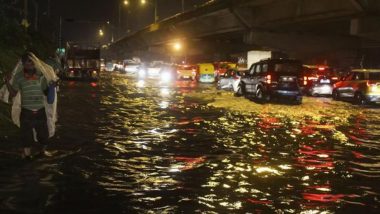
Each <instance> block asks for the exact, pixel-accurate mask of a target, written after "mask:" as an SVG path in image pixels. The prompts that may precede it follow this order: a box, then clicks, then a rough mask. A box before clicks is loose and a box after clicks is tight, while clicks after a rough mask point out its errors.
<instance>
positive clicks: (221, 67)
mask: <svg viewBox="0 0 380 214" xmlns="http://www.w3.org/2000/svg"><path fill="white" fill-rule="evenodd" d="M214 67H215V76H216V78H217V79H219V78H220V77H221V76H223V75H224V74H225V73H226V72H227V71H228V70H229V69H236V68H237V64H236V63H232V62H216V63H214Z"/></svg>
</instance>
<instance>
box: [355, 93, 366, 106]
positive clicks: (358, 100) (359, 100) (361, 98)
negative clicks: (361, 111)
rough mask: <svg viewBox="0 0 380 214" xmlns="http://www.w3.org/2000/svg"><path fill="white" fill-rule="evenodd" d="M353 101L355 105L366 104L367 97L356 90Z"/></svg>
mask: <svg viewBox="0 0 380 214" xmlns="http://www.w3.org/2000/svg"><path fill="white" fill-rule="evenodd" d="M355 103H356V104H357V105H366V104H367V103H368V102H367V99H366V98H365V97H364V96H363V94H362V93H360V92H357V93H356V94H355Z"/></svg>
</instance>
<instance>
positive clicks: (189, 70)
mask: <svg viewBox="0 0 380 214" xmlns="http://www.w3.org/2000/svg"><path fill="white" fill-rule="evenodd" d="M196 77H197V67H196V66H194V65H178V66H177V79H178V80H192V81H193V80H196Z"/></svg>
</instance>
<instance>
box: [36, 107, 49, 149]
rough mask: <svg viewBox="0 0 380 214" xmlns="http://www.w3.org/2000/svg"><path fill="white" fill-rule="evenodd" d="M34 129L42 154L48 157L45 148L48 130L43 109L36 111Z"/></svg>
mask: <svg viewBox="0 0 380 214" xmlns="http://www.w3.org/2000/svg"><path fill="white" fill-rule="evenodd" d="M34 129H35V130H36V133H37V140H38V143H39V144H40V145H41V146H42V151H41V152H42V154H43V155H48V156H49V154H48V153H47V152H46V147H47V144H48V140H49V129H48V126H47V118H46V112H45V109H44V108H43V109H40V110H38V112H37V114H36V118H35V121H34Z"/></svg>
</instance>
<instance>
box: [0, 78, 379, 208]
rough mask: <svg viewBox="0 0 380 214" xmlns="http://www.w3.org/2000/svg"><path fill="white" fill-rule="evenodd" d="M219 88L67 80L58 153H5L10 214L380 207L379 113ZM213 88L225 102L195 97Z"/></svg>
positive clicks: (4, 200) (3, 174)
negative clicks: (258, 100)
mask: <svg viewBox="0 0 380 214" xmlns="http://www.w3.org/2000/svg"><path fill="white" fill-rule="evenodd" d="M212 88H213V86H211V85H204V86H196V85H194V84H192V83H188V82H183V83H178V84H177V85H176V86H174V87H159V86H157V81H155V80H151V81H145V82H143V81H136V80H135V79H133V78H126V77H124V76H121V75H116V74H112V75H108V74H107V75H104V76H103V78H102V80H101V81H99V82H98V83H85V82H65V83H64V84H63V86H62V87H61V93H60V100H59V111H60V112H59V123H58V132H57V136H56V137H55V138H54V139H53V141H52V143H51V146H50V150H51V152H53V153H54V154H55V155H54V156H53V157H46V158H41V159H37V160H33V161H30V162H24V161H20V160H17V159H16V157H15V155H11V153H10V154H8V155H7V154H2V155H1V156H2V157H1V158H0V163H1V165H0V213H9V212H14V213H335V212H338V213H357V212H359V211H360V212H368V213H375V212H379V210H380V208H379V205H380V201H379V200H380V197H379V194H380V185H379V181H380V145H379V144H380V142H379V141H380V116H379V113H380V109H378V108H367V107H355V106H352V105H351V104H348V103H342V102H339V103H336V102H333V101H330V99H327V98H308V99H307V100H306V101H305V104H303V105H302V106H292V105H282V104H275V105H272V104H267V105H259V104H250V103H248V104H247V103H244V102H250V101H242V99H243V98H234V97H233V96H229V95H220V94H219V93H215V91H213V89H212ZM205 92H208V93H210V94H213V95H212V96H215V99H212V100H208V99H203V100H202V99H192V98H191V96H190V98H189V96H188V95H189V94H193V95H195V96H197V94H198V95H199V94H200V95H202V96H203V97H208V96H211V95H210V94H208V93H205ZM219 95H220V96H221V97H222V98H223V97H224V98H223V99H225V100H224V104H223V102H220V99H222V98H218V96H219ZM202 96H201V97H202ZM226 96H229V97H227V98H226ZM218 99H219V101H218ZM215 100H216V101H215ZM226 100H227V101H226ZM211 102H214V103H213V104H212V103H211ZM234 102H235V104H236V103H237V104H236V106H235V107H234V106H232V107H231V105H233V104H234ZM314 103H317V104H314ZM243 104H244V105H243ZM223 105H226V106H225V107H226V108H219V107H223ZM245 105H258V106H259V107H257V106H255V107H254V108H253V109H254V110H252V111H247V112H242V110H244V109H245V108H247V110H248V108H249V106H245ZM215 106H217V107H218V108H216V107H215ZM227 106H228V108H227ZM310 106H312V108H313V111H314V113H313V114H312V115H308V114H307V112H309V111H312V109H310V108H311V107H310ZM234 108H236V110H234ZM257 108H259V110H258V109H257ZM318 108H319V111H315V109H318ZM351 108H352V109H351ZM268 109H269V110H268ZM284 109H285V110H284ZM341 109H343V110H344V111H345V112H344V113H342V115H345V117H346V118H344V119H342V120H341V118H342V117H340V116H341V115H340V114H337V116H335V118H334V119H332V117H333V115H334V112H339V111H341ZM237 110H239V111H237ZM281 111H282V112H284V111H295V112H298V113H299V112H306V114H305V115H303V116H299V114H297V113H295V114H288V115H286V114H285V115H284V114H280V113H279V112H281ZM313 111H312V112H313ZM326 112H327V113H326ZM328 112H330V114H329V113H328ZM347 112H351V113H347ZM301 115H302V114H301ZM316 118H317V119H316ZM339 121H340V122H339ZM342 121H343V122H342ZM8 141H9V142H6V143H9V144H10V143H13V144H14V145H17V144H16V141H17V140H16V139H9V140H8Z"/></svg>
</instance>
